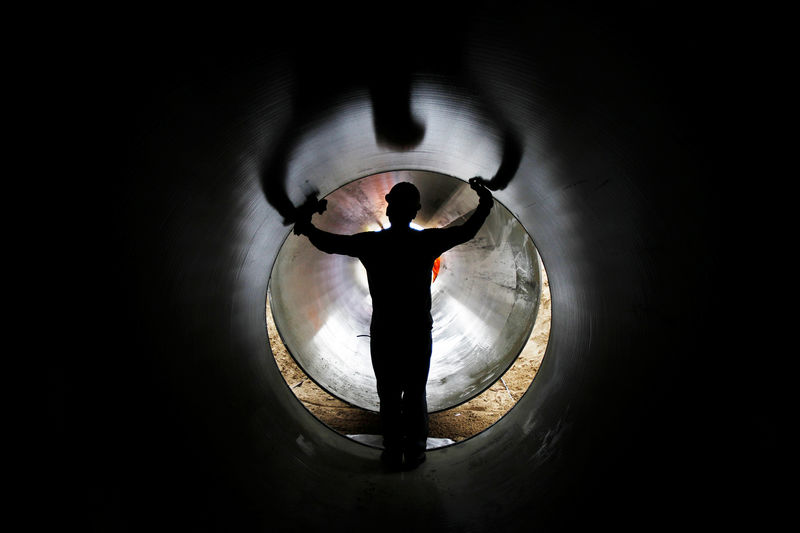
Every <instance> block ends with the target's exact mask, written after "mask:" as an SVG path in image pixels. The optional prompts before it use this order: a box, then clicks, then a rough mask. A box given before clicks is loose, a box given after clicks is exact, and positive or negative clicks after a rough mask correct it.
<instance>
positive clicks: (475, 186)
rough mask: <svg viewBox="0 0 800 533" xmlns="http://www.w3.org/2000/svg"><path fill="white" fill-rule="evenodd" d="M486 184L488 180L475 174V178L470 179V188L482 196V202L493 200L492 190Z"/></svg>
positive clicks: (479, 196)
mask: <svg viewBox="0 0 800 533" xmlns="http://www.w3.org/2000/svg"><path fill="white" fill-rule="evenodd" d="M486 184H487V181H486V180H485V179H483V178H481V177H480V176H475V177H474V178H470V179H469V186H470V188H472V190H473V191H475V192H476V193H478V198H480V199H481V201H482V202H488V201H491V200H492V192H491V191H490V190H489V189H488V188H486Z"/></svg>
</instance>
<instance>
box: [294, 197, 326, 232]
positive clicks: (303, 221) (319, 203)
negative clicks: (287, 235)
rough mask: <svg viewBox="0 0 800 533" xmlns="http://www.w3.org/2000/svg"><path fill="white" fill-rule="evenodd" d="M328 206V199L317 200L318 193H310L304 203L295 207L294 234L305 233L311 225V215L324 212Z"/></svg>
mask: <svg viewBox="0 0 800 533" xmlns="http://www.w3.org/2000/svg"><path fill="white" fill-rule="evenodd" d="M327 207H328V201H327V200H317V197H316V195H314V194H310V195H309V196H308V197H307V198H306V201H305V202H303V205H301V206H300V207H297V208H295V212H294V234H295V235H305V234H306V233H307V231H308V230H309V228H310V227H311V217H312V216H314V213H319V214H322V213H324V212H325V209H326V208H327Z"/></svg>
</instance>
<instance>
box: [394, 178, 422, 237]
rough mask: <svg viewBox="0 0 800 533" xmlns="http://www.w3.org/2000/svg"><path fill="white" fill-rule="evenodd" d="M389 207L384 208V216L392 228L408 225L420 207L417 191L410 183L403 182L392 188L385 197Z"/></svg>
mask: <svg viewBox="0 0 800 533" xmlns="http://www.w3.org/2000/svg"><path fill="white" fill-rule="evenodd" d="M386 201H387V202H388V203H389V205H388V206H387V207H386V216H387V217H389V222H390V223H391V224H392V226H395V225H408V224H409V223H410V222H411V221H412V220H414V217H415V216H417V211H419V210H420V208H421V207H422V205H420V203H419V190H418V189H417V188H416V187H415V186H414V185H413V184H411V183H408V182H407V181H403V182H400V183H398V184H397V185H395V186H394V187H392V190H391V191H389V194H387V195H386Z"/></svg>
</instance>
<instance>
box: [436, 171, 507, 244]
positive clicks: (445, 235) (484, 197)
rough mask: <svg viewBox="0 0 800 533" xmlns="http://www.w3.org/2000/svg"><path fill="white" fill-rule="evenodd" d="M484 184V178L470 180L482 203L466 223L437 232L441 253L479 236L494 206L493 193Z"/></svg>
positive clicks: (479, 203)
mask: <svg viewBox="0 0 800 533" xmlns="http://www.w3.org/2000/svg"><path fill="white" fill-rule="evenodd" d="M483 183H484V180H483V178H477V177H476V178H472V179H470V180H469V185H470V187H471V188H472V190H473V191H475V192H476V193H477V194H478V198H479V199H480V201H479V202H478V208H477V209H475V211H474V212H473V213H472V215H471V216H470V217H469V218H468V219H467V220H466V222H464V223H463V224H461V225H460V226H453V227H451V228H445V229H442V230H437V235H436V240H437V247H438V248H440V249H439V253H443V252H445V251H446V250H449V249H450V248H452V247H453V246H457V245H459V244H463V243H465V242H467V241H469V240H470V239H473V238H474V237H475V235H477V234H478V230H480V229H481V226H483V223H484V222H486V218H487V217H488V216H489V213H490V212H491V210H492V207H493V206H494V199H493V198H492V193H491V192H490V191H489V189H487V188H486V186H485V185H484V184H483Z"/></svg>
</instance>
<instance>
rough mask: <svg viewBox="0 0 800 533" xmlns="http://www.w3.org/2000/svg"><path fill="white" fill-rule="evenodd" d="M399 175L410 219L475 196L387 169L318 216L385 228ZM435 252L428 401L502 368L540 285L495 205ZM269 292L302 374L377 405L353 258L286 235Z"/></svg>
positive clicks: (360, 276)
mask: <svg viewBox="0 0 800 533" xmlns="http://www.w3.org/2000/svg"><path fill="white" fill-rule="evenodd" d="M400 181H408V182H411V183H414V184H415V185H416V186H417V188H418V189H419V190H420V193H421V197H422V209H421V210H420V212H419V213H418V214H417V216H416V218H415V219H414V224H416V225H417V226H418V227H419V228H426V227H447V226H451V225H457V224H461V223H463V222H464V220H465V219H466V218H467V217H468V216H469V215H470V214H471V213H472V211H474V209H475V207H476V206H477V195H476V194H475V193H474V191H472V190H471V189H470V187H469V186H468V185H467V184H466V183H464V182H463V181H461V180H458V179H456V178H452V177H449V176H444V175H441V174H434V173H430V172H419V171H417V172H413V171H400V172H390V173H385V174H380V175H376V176H369V177H365V178H362V179H359V180H356V181H353V182H351V183H349V184H347V185H345V186H344V187H341V188H339V189H337V190H336V191H334V192H333V193H331V194H329V195H328V196H327V200H328V204H329V206H330V207H329V209H328V211H326V213H325V214H324V216H322V217H318V218H319V221H318V224H319V227H320V228H321V229H324V230H325V231H330V232H332V233H337V234H344V235H349V234H354V233H358V232H361V231H378V230H380V229H382V228H385V227H388V225H389V221H388V219H387V218H386V214H385V211H386V201H385V199H384V196H385V195H386V193H388V192H389V189H390V188H391V187H392V186H393V185H394V184H395V183H398V182H400ZM439 260H440V263H439V268H440V271H439V275H437V276H436V278H435V279H434V280H433V282H432V284H431V301H432V305H431V315H432V317H433V330H432V336H433V353H432V355H431V368H430V373H429V377H428V387H427V396H428V410H429V411H430V412H436V411H442V410H445V409H449V408H450V407H454V406H456V405H459V404H461V403H464V402H466V401H468V400H470V399H471V398H473V397H475V396H477V395H478V394H480V393H481V392H483V391H484V390H486V388H488V387H490V386H491V385H492V384H493V383H494V382H495V381H497V380H498V379H499V378H500V376H502V375H503V373H505V371H506V370H508V368H509V367H510V366H511V364H512V363H513V362H514V359H516V357H517V355H519V353H520V351H521V350H522V348H523V347H524V346H525V344H526V343H527V341H528V337H529V336H530V332H531V330H532V329H533V324H534V322H535V321H536V311H537V306H538V303H539V293H540V292H541V286H540V283H541V281H540V275H539V258H538V257H537V253H536V249H535V248H534V246H533V242H532V241H531V238H530V236H528V234H527V233H526V232H525V230H524V229H523V228H522V226H521V225H520V223H519V222H517V220H516V219H515V218H514V217H513V216H512V215H511V213H510V212H509V211H508V210H507V209H506V208H505V207H503V206H502V205H500V204H498V205H496V206H495V208H494V209H493V210H492V212H491V214H490V216H489V218H488V219H487V220H486V222H485V223H484V225H483V227H482V228H481V229H480V231H479V232H478V234H477V235H476V236H475V238H474V239H473V240H471V241H470V242H467V243H464V244H462V245H460V246H457V247H455V248H453V249H452V250H449V251H448V252H446V253H445V254H443V256H442V257H440V258H439ZM270 300H271V309H272V313H273V316H274V318H275V324H276V326H277V328H278V332H279V333H280V336H281V339H282V340H283V342H284V343H285V344H286V347H287V348H288V350H289V353H290V354H292V356H293V357H294V359H295V360H296V361H297V363H298V364H299V365H300V367H301V368H302V369H303V370H304V371H305V372H306V374H308V375H309V377H311V379H313V380H314V381H315V382H316V383H317V384H319V385H320V386H321V387H322V388H323V389H325V390H326V391H328V392H329V393H331V394H333V395H334V396H336V397H337V398H339V399H342V400H344V401H346V402H348V403H350V404H352V405H356V406H358V407H361V408H364V409H368V410H370V411H377V410H378V406H379V401H378V393H377V387H376V382H375V375H374V372H373V370H372V363H371V356H370V339H369V328H370V321H371V317H372V303H371V299H370V294H369V288H368V287H367V282H366V273H365V272H364V269H363V267H362V266H361V264H360V263H359V262H358V260H357V259H355V258H350V257H346V256H335V255H328V254H325V253H322V252H320V251H319V250H317V249H315V248H314V247H313V245H311V243H310V242H309V241H308V239H306V238H305V237H298V236H295V235H290V236H288V237H287V239H286V241H285V242H284V243H283V245H282V246H281V249H280V252H279V253H278V256H277V258H276V260H275V265H274V266H273V268H272V274H271V278H270Z"/></svg>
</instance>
